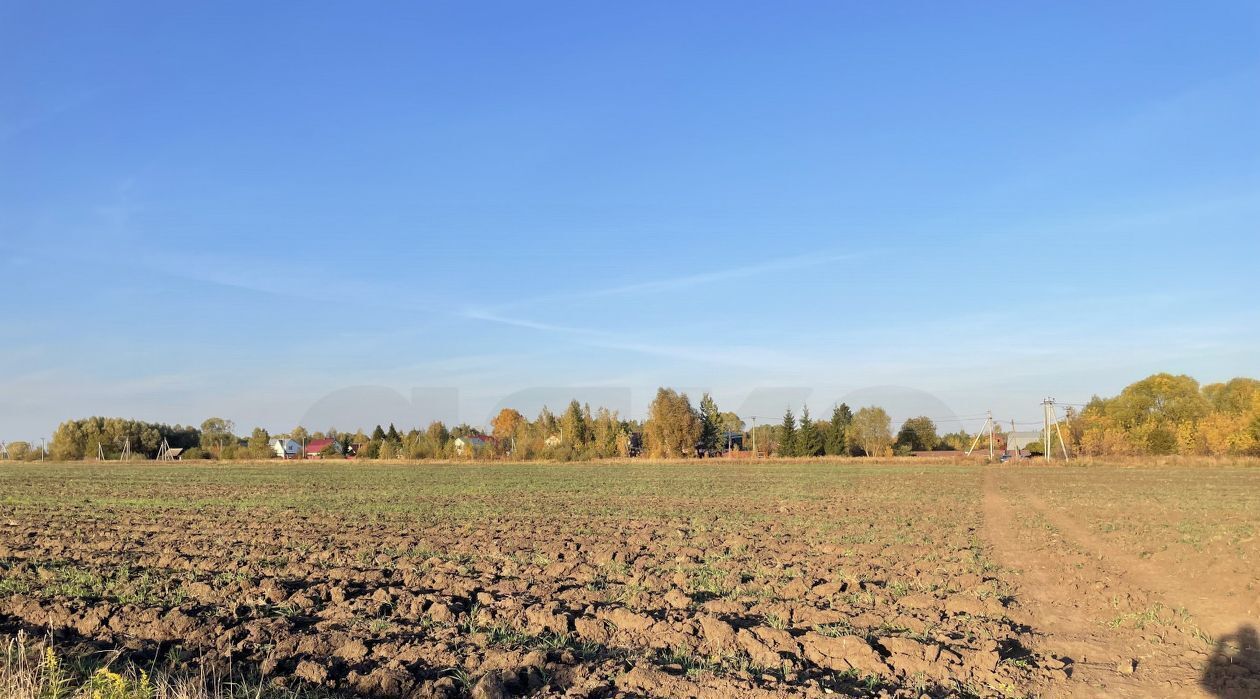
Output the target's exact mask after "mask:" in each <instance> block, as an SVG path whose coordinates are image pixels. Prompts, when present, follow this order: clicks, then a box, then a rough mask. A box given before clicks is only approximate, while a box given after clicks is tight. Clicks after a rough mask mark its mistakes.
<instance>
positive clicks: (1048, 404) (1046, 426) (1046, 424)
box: [1041, 397, 1054, 461]
mask: <svg viewBox="0 0 1260 699" xmlns="http://www.w3.org/2000/svg"><path fill="white" fill-rule="evenodd" d="M1052 410H1054V399H1053V398H1049V397H1047V398H1046V399H1045V400H1043V401H1041V421H1042V423H1043V428H1042V432H1041V434H1042V435H1044V438H1043V439H1042V440H1041V444H1042V446H1043V447H1044V448H1045V452H1046V461H1050V460H1051V454H1050V451H1051V450H1050V447H1051V444H1050V412H1051V411H1052Z"/></svg>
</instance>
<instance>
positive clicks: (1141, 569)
mask: <svg viewBox="0 0 1260 699" xmlns="http://www.w3.org/2000/svg"><path fill="white" fill-rule="evenodd" d="M1020 490H1021V495H1022V496H1023V498H1024V501H1025V502H1026V503H1027V504H1028V505H1029V506H1031V507H1032V508H1033V509H1035V510H1036V511H1037V512H1038V513H1039V514H1040V515H1042V516H1043V517H1045V518H1046V519H1047V520H1048V521H1049V522H1050V523H1051V524H1052V525H1053V526H1054V527H1055V528H1056V529H1058V530H1059V531H1060V532H1062V533H1063V535H1064V536H1066V537H1067V538H1068V539H1070V540H1071V541H1073V542H1075V543H1076V544H1077V545H1079V546H1081V547H1083V548H1084V549H1085V550H1087V551H1089V552H1090V553H1091V554H1094V555H1096V556H1097V558H1098V560H1099V562H1100V564H1101V563H1104V562H1105V564H1106V565H1107V567H1108V568H1111V569H1114V570H1119V571H1122V575H1123V577H1124V578H1125V579H1126V580H1127V581H1128V582H1130V583H1132V584H1134V585H1137V586H1138V587H1141V588H1142V589H1144V590H1149V591H1151V592H1152V593H1154V594H1156V595H1158V597H1159V598H1160V599H1162V600H1164V603H1165V604H1166V605H1170V606H1172V607H1174V608H1176V609H1181V610H1184V611H1185V612H1186V614H1187V615H1189V617H1190V620H1191V623H1193V624H1194V625H1195V626H1196V627H1198V628H1199V629H1200V630H1201V631H1202V632H1203V633H1204V634H1205V635H1207V636H1210V637H1212V638H1220V637H1222V636H1225V635H1227V634H1229V633H1231V632H1233V631H1235V630H1236V629H1237V628H1238V626H1239V624H1240V623H1244V622H1247V621H1251V622H1255V621H1256V618H1257V615H1256V609H1255V604H1254V600H1248V599H1247V598H1246V597H1244V596H1240V595H1235V596H1221V595H1216V594H1210V593H1209V592H1208V591H1206V590H1205V588H1204V586H1202V585H1199V584H1196V581H1195V580H1194V579H1193V578H1191V577H1189V576H1187V575H1185V574H1184V572H1183V571H1181V570H1178V569H1177V568H1175V567H1168V566H1164V565H1159V564H1155V563H1152V562H1150V561H1146V560H1143V559H1142V558H1140V557H1138V556H1135V555H1133V554H1132V553H1130V552H1128V551H1126V550H1124V549H1123V548H1121V547H1119V546H1115V545H1113V544H1111V543H1110V542H1107V541H1105V540H1104V539H1102V538H1101V537H1099V536H1097V535H1096V534H1094V533H1093V532H1091V531H1089V529H1088V528H1087V527H1085V526H1083V525H1081V523H1080V522H1078V521H1076V520H1075V519H1073V518H1072V517H1071V516H1070V515H1068V514H1066V513H1064V512H1062V511H1061V510H1059V509H1056V508H1054V507H1051V506H1050V505H1048V504H1047V503H1046V502H1045V501H1044V500H1042V499H1041V498H1039V497H1037V496H1036V495H1034V494H1032V493H1030V492H1028V491H1027V489H1026V488H1021V489H1020Z"/></svg>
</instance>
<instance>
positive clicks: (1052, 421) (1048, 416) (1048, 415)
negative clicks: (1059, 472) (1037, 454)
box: [1041, 398, 1069, 461]
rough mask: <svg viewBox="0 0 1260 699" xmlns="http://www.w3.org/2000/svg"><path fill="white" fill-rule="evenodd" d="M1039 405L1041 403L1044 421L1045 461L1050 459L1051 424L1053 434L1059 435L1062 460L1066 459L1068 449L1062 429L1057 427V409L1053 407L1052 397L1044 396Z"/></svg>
mask: <svg viewBox="0 0 1260 699" xmlns="http://www.w3.org/2000/svg"><path fill="white" fill-rule="evenodd" d="M1041 405H1042V412H1043V414H1044V420H1045V423H1046V441H1045V444H1046V461H1049V460H1050V452H1051V451H1052V449H1051V447H1052V446H1053V445H1052V444H1051V439H1052V438H1051V435H1050V427H1051V426H1052V425H1053V426H1054V432H1055V434H1057V435H1059V448H1060V449H1061V450H1062V451H1063V460H1064V461H1067V460H1068V458H1069V457H1068V450H1067V442H1066V441H1064V439H1063V429H1062V428H1060V427H1059V411H1058V410H1057V409H1055V407H1054V399H1053V398H1046V399H1045V400H1043V401H1041Z"/></svg>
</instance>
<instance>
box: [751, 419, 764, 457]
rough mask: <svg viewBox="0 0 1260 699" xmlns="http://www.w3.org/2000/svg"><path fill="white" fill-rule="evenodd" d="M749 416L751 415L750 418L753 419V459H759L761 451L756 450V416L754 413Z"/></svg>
mask: <svg viewBox="0 0 1260 699" xmlns="http://www.w3.org/2000/svg"><path fill="white" fill-rule="evenodd" d="M749 417H751V418H752V421H753V428H752V436H753V458H754V459H760V458H761V452H759V451H757V416H756V415H749Z"/></svg>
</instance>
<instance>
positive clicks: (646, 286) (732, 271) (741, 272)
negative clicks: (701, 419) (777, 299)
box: [465, 251, 877, 320]
mask: <svg viewBox="0 0 1260 699" xmlns="http://www.w3.org/2000/svg"><path fill="white" fill-rule="evenodd" d="M874 254H877V253H876V251H868V252H862V253H845V254H840V253H826V252H823V253H821V254H815V255H797V256H793V257H780V258H774V259H769V260H765V261H763V262H759V263H757V264H753V265H745V266H740V267H730V268H727V269H720V270H714V271H708V272H698V273H695V274H681V275H677V276H673V277H664V278H660V279H651V280H648V281H643V282H634V283H631V284H621V285H617V286H608V287H602V288H595V289H579V290H574V291H566V292H557V293H550V294H543V295H539V296H531V297H527V298H522V299H517V300H515V301H511V302H508V303H504V304H498V305H496V306H494V307H493V308H479V309H470V310H468V311H467V312H466V313H465V315H467V316H468V317H470V318H477V319H481V320H489V319H490V318H485V317H482V316H484V315H495V312H496V311H503V310H508V309H519V308H527V307H530V306H537V305H541V304H553V303H555V302H557V301H578V300H589V299H601V298H609V297H623V296H625V297H628V296H644V295H649V294H659V293H663V292H667V291H679V290H682V289H690V288H694V287H698V286H705V285H708V284H717V283H720V282H725V281H732V280H736V279H755V278H757V277H763V276H768V275H772V274H776V273H779V272H791V271H797V270H801V269H806V268H810V267H821V266H824V265H829V264H835V263H838V262H847V261H851V260H854V259H858V258H861V257H868V256H871V255H874Z"/></svg>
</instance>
